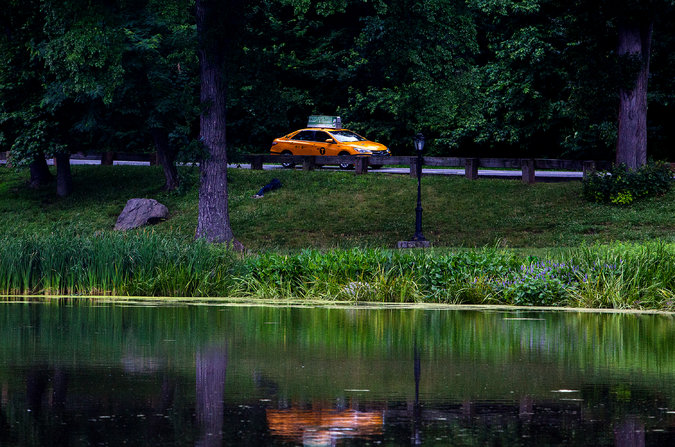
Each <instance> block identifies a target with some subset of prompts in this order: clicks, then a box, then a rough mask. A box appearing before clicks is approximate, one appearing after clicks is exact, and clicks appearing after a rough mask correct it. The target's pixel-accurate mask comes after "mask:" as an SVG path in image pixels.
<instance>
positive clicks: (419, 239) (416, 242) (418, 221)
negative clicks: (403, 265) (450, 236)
mask: <svg viewBox="0 0 675 447" xmlns="http://www.w3.org/2000/svg"><path fill="white" fill-rule="evenodd" d="M414 142H415V151H416V152H417V162H416V163H415V165H416V169H417V207H416V208H415V236H413V238H412V240H411V241H399V243H398V248H419V247H430V246H431V243H430V242H429V241H427V240H426V239H425V237H424V235H423V234H422V163H423V160H422V149H424V135H422V134H421V133H418V134H417V135H415V139H414Z"/></svg>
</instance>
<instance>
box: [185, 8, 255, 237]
mask: <svg viewBox="0 0 675 447" xmlns="http://www.w3.org/2000/svg"><path fill="white" fill-rule="evenodd" d="M225 6H226V5H225ZM195 8H196V14H195V15H196V19H197V20H196V22H197V35H198V37H199V70H200V77H201V96H200V99H201V103H202V105H203V106H204V107H205V108H204V111H203V112H202V114H201V116H200V118H199V126H200V137H201V141H202V143H203V144H204V146H205V147H206V150H207V152H208V159H205V160H200V174H201V175H200V180H201V184H200V187H199V213H198V218H197V231H196V234H195V236H196V237H197V238H204V239H206V240H207V241H209V242H224V243H227V244H228V245H230V244H232V246H233V247H234V248H236V249H242V248H243V247H242V245H241V243H239V242H238V241H237V240H236V239H235V238H234V233H233V232H232V227H231V226H230V216H229V214H228V197H227V151H226V147H227V145H226V139H225V112H226V104H225V90H226V84H225V72H224V70H223V68H224V62H225V60H224V59H225V52H226V51H227V44H226V41H225V39H224V38H223V34H221V33H220V32H219V31H220V30H219V29H217V25H218V21H219V20H222V17H221V15H220V14H219V12H221V11H219V10H220V9H223V8H224V5H222V4H221V2H220V1H219V0H197V1H196V6H195Z"/></svg>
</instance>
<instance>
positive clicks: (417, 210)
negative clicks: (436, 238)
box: [413, 133, 426, 241]
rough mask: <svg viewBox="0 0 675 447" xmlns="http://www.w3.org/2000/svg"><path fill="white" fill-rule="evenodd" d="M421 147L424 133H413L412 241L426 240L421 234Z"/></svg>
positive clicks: (422, 146) (422, 147)
mask: <svg viewBox="0 0 675 447" xmlns="http://www.w3.org/2000/svg"><path fill="white" fill-rule="evenodd" d="M422 149H424V135H422V134H421V133H418V134H417V135H415V150H416V151H417V208H415V236H414V237H413V241H426V239H425V238H424V235H423V234H422Z"/></svg>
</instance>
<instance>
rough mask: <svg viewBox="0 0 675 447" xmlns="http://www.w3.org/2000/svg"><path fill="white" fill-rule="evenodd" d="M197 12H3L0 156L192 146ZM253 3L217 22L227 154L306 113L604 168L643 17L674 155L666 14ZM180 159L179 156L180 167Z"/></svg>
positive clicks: (664, 4) (404, 3)
mask: <svg viewBox="0 0 675 447" xmlns="http://www.w3.org/2000/svg"><path fill="white" fill-rule="evenodd" d="M193 3H194V2H193V1H190V0H134V1H119V0H117V1H106V2H84V1H81V0H78V1H75V2H71V3H69V4H68V5H67V6H65V5H64V4H63V3H61V2H53V1H47V0H32V1H29V2H19V1H15V0H11V1H9V2H8V3H7V4H6V5H5V10H4V14H3V17H2V19H0V20H1V21H2V22H1V23H0V25H1V26H2V29H3V32H2V33H0V54H2V57H3V60H4V61H5V63H4V64H3V66H2V67H1V68H0V150H9V149H11V150H12V153H13V160H14V161H15V162H16V163H20V162H28V163H29V162H31V161H32V160H33V158H32V157H33V155H35V154H38V153H43V152H44V153H46V154H48V155H51V154H53V153H57V152H59V151H61V152H63V151H70V152H77V151H83V150H84V151H86V150H89V151H101V150H114V151H148V150H150V147H151V146H152V144H153V142H152V139H151V131H152V130H153V129H155V130H160V131H162V132H164V133H167V134H169V135H170V136H171V142H172V145H173V146H172V147H173V148H174V149H182V150H186V151H187V152H188V153H190V152H191V151H193V150H194V149H196V148H198V144H194V141H193V138H194V137H195V136H196V132H195V129H196V126H197V122H196V116H197V114H198V113H197V112H198V109H197V108H198V107H197V102H198V99H197V97H198V93H197V90H196V89H197V85H198V82H197V81H198V80H197V79H196V76H197V71H196V65H197V60H196V31H195V25H194V20H195V19H194V14H193V9H194V4H193ZM643 3H644V2H635V1H631V0H625V1H622V2H618V3H617V2H609V1H605V0H596V1H593V2H581V1H573V2H567V1H560V0H528V1H525V2H514V1H510V0H504V1H501V0H500V1H485V0H467V1H465V2H453V1H449V0H396V1H393V2H384V1H380V0H376V1H364V0H349V1H346V2H336V1H332V0H317V1H297V0H254V1H252V2H247V4H246V7H245V8H244V7H243V6H242V5H241V4H238V5H239V6H236V7H235V6H233V7H234V8H235V9H236V11H232V14H229V15H228V17H229V18H228V19H227V21H228V22H227V24H226V25H227V26H226V30H227V33H226V34H227V36H223V37H224V38H227V40H228V42H229V48H230V51H228V54H227V67H228V68H227V75H226V77H227V83H228V110H229V112H228V113H229V114H228V124H227V125H228V145H229V148H228V150H229V151H230V153H231V154H233V153H239V152H265V151H267V149H268V144H269V142H270V141H271V140H272V139H273V138H275V137H278V136H280V135H283V134H285V133H287V132H288V131H290V130H293V129H295V128H299V127H301V126H303V125H304V124H305V122H306V118H307V116H308V115H310V114H316V113H321V114H340V115H342V116H343V118H344V122H345V123H347V125H348V126H349V127H352V128H353V129H354V130H356V131H359V132H362V133H364V134H366V136H368V137H371V138H373V139H376V140H379V141H381V142H383V143H385V144H387V145H388V146H391V147H392V148H393V150H394V153H396V154H403V153H406V152H409V151H410V150H411V144H410V141H409V140H410V136H411V135H414V134H415V133H416V132H418V131H422V132H424V133H425V135H426V136H427V140H428V142H429V144H428V148H429V151H430V153H434V154H439V155H455V154H462V155H464V154H472V155H505V156H518V155H524V154H527V155H534V156H549V157H558V156H563V157H578V158H582V157H583V158H594V159H602V158H604V159H611V158H612V152H613V150H614V145H615V139H616V119H617V107H618V99H617V91H618V89H619V88H620V87H621V86H625V85H626V84H627V83H628V84H629V83H630V82H631V79H633V77H634V71H635V70H634V68H635V67H634V64H632V62H631V61H630V60H629V58H625V57H624V58H620V57H618V56H617V55H616V41H617V33H618V28H619V26H620V25H621V24H622V23H624V22H626V21H627V20H628V21H630V20H633V19H635V20H637V18H644V17H647V18H649V19H650V20H651V21H653V25H654V38H653V40H652V49H653V50H652V58H651V65H650V76H651V78H650V87H649V95H650V96H649V99H650V115H649V123H648V124H649V131H650V142H651V143H650V144H651V146H650V153H651V155H652V156H653V157H654V158H664V157H667V156H669V154H670V151H671V150H672V147H673V143H674V142H675V136H674V135H673V130H672V126H670V125H669V123H671V122H672V121H673V116H674V113H675V109H673V107H674V106H673V104H675V103H674V102H673V92H674V91H675V89H674V88H673V79H675V76H674V74H675V62H674V59H673V52H672V51H671V49H672V45H673V39H674V36H673V31H672V27H669V26H668V25H669V24H670V23H672V22H673V19H674V14H675V12H674V11H673V7H672V1H670V0H659V1H655V2H648V4H643ZM187 158H189V156H188V157H187Z"/></svg>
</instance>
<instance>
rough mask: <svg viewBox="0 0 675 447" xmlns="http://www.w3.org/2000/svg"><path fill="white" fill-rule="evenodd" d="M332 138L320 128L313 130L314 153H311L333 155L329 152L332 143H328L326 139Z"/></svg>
mask: <svg viewBox="0 0 675 447" xmlns="http://www.w3.org/2000/svg"><path fill="white" fill-rule="evenodd" d="M332 139H333V138H332V137H331V136H330V135H329V134H328V132H324V131H322V130H317V131H315V132H314V148H313V150H314V154H312V155H335V154H332V153H330V152H331V146H334V144H333V143H329V142H328V140H332Z"/></svg>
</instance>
